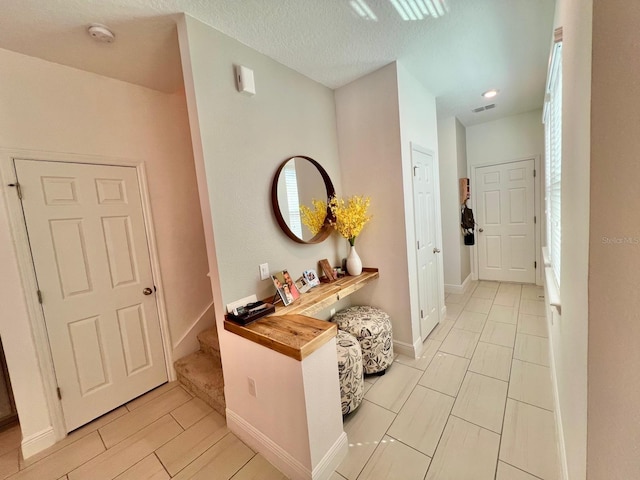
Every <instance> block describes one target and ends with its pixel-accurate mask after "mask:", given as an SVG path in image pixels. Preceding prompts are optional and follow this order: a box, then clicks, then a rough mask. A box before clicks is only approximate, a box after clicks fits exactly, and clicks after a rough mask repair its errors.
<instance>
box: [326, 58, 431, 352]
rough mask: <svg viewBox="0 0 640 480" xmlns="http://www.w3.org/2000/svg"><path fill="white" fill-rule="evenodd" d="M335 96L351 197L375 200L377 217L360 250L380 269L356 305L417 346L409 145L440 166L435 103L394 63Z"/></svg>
mask: <svg viewBox="0 0 640 480" xmlns="http://www.w3.org/2000/svg"><path fill="white" fill-rule="evenodd" d="M335 97H336V111H337V116H338V133H339V135H338V138H339V144H340V158H341V161H342V178H343V184H344V189H345V193H347V194H360V195H368V196H370V197H371V199H372V203H371V213H372V215H373V220H372V221H371V223H370V224H369V225H368V226H367V227H365V230H364V231H363V233H362V235H361V236H360V237H359V238H358V241H357V242H356V247H357V249H358V252H359V253H360V256H361V257H362V258H363V261H364V264H365V265H371V266H377V267H379V268H380V279H379V280H378V282H376V285H375V286H374V287H371V288H368V289H363V290H361V291H359V292H357V293H356V294H355V295H354V296H353V297H354V300H353V302H354V303H364V304H369V305H375V306H378V307H380V308H382V309H384V310H385V311H387V312H388V313H389V315H390V316H391V320H392V323H393V329H394V331H393V336H394V341H395V342H396V344H399V345H404V346H406V347H409V346H410V347H411V348H413V346H414V344H415V343H416V341H418V340H419V338H420V330H419V325H418V315H417V305H418V299H417V278H416V275H417V272H416V261H415V231H414V219H413V193H412V183H411V182H412V180H411V175H412V171H411V142H414V143H416V144H418V145H420V146H422V147H424V148H427V149H430V150H432V151H433V152H434V154H435V159H436V165H437V150H438V142H437V133H436V131H437V130H436V118H435V99H434V97H433V96H432V95H430V94H429V93H428V92H427V91H426V90H425V89H424V87H423V86H422V85H421V84H420V83H419V82H417V81H416V80H415V79H414V78H413V77H412V76H411V75H410V74H409V73H408V72H407V71H406V70H405V69H404V67H403V66H402V65H401V64H396V63H395V62H394V63H391V64H389V65H387V66H386V67H383V68H381V69H380V70H378V71H376V72H373V73H371V74H369V75H367V76H365V77H362V78H360V79H358V80H356V81H354V82H352V83H350V84H348V85H345V86H343V87H341V88H339V89H337V90H336V92H335ZM436 173H437V172H436ZM438 234H439V233H438Z"/></svg>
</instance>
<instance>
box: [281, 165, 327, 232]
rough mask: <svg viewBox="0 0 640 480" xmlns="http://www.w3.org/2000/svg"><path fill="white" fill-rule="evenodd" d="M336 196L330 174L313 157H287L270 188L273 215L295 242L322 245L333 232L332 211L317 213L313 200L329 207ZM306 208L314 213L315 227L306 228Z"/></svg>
mask: <svg viewBox="0 0 640 480" xmlns="http://www.w3.org/2000/svg"><path fill="white" fill-rule="evenodd" d="M335 193H336V192H335V190H334V188H333V183H331V179H330V178H329V174H328V173H327V172H326V171H325V169H324V168H322V166H321V165H320V164H319V163H318V162H316V161H315V160H314V159H313V158H310V157H305V156H302V155H298V156H296V157H291V158H287V159H286V160H285V161H284V162H282V163H281V164H280V166H279V167H278V170H277V171H276V174H275V176H274V177H273V184H272V185H271V203H272V205H273V213H274V214H275V216H276V220H278V224H279V225H280V228H282V230H283V231H284V233H286V234H287V236H288V237H289V238H291V239H292V240H293V241H295V242H298V243H320V242H322V241H323V240H324V239H325V238H327V237H328V236H329V234H330V233H331V231H330V230H329V222H328V220H329V215H331V212H330V210H329V209H328V208H326V209H325V210H324V211H317V210H316V206H315V205H314V204H313V201H314V200H316V201H317V200H321V201H322V202H324V203H325V204H326V203H328V200H329V199H330V198H331V197H333V196H335ZM304 207H306V208H308V209H309V210H310V211H311V213H312V214H313V213H314V212H315V215H313V217H314V219H315V223H316V227H315V228H314V227H313V226H311V227H310V226H308V225H306V222H305V221H304V216H303V215H302V212H301V208H304ZM320 217H321V218H320ZM314 230H317V231H314Z"/></svg>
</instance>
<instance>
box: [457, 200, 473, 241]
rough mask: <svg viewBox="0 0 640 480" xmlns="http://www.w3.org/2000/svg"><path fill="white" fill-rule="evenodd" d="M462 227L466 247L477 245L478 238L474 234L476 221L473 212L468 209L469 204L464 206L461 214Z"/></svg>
mask: <svg viewBox="0 0 640 480" xmlns="http://www.w3.org/2000/svg"><path fill="white" fill-rule="evenodd" d="M460 226H461V227H462V235H463V237H464V244H465V245H475V243H476V236H475V234H474V233H473V231H474V230H475V227H476V221H475V220H474V218H473V210H471V209H470V208H469V207H467V202H465V203H464V205H463V206H462V212H461V214H460Z"/></svg>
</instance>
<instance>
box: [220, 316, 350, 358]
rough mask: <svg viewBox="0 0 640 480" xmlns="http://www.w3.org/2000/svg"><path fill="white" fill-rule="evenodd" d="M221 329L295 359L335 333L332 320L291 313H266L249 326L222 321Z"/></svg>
mask: <svg viewBox="0 0 640 480" xmlns="http://www.w3.org/2000/svg"><path fill="white" fill-rule="evenodd" d="M224 329H225V330H228V331H230V332H233V333H235V334H237V335H240V336H241V337H243V338H246V339H247V340H251V341H253V342H256V343H258V344H260V345H262V346H264V347H267V348H270V349H271V350H275V351H276V352H279V353H282V354H283V355H286V356H288V357H291V358H295V359H296V360H302V359H304V358H306V357H308V356H309V355H310V354H312V353H313V352H315V351H316V350H317V349H318V348H320V347H321V346H322V345H324V344H325V343H327V342H328V341H329V340H331V339H332V338H333V337H335V336H336V334H337V332H338V327H337V326H336V324H335V323H331V322H325V321H324V320H318V319H317V318H311V317H305V316H304V315H295V314H294V315H285V316H279V315H270V316H268V317H263V318H261V319H259V320H256V321H255V322H253V323H250V324H249V325H238V324H237V323H234V322H231V321H229V320H225V321H224Z"/></svg>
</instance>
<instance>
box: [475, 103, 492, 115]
mask: <svg viewBox="0 0 640 480" xmlns="http://www.w3.org/2000/svg"><path fill="white" fill-rule="evenodd" d="M492 108H496V104H495V103H490V104H489V105H485V106H484V107H478V108H474V109H473V110H471V111H472V112H473V113H480V112H484V111H485V110H491V109H492Z"/></svg>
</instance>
